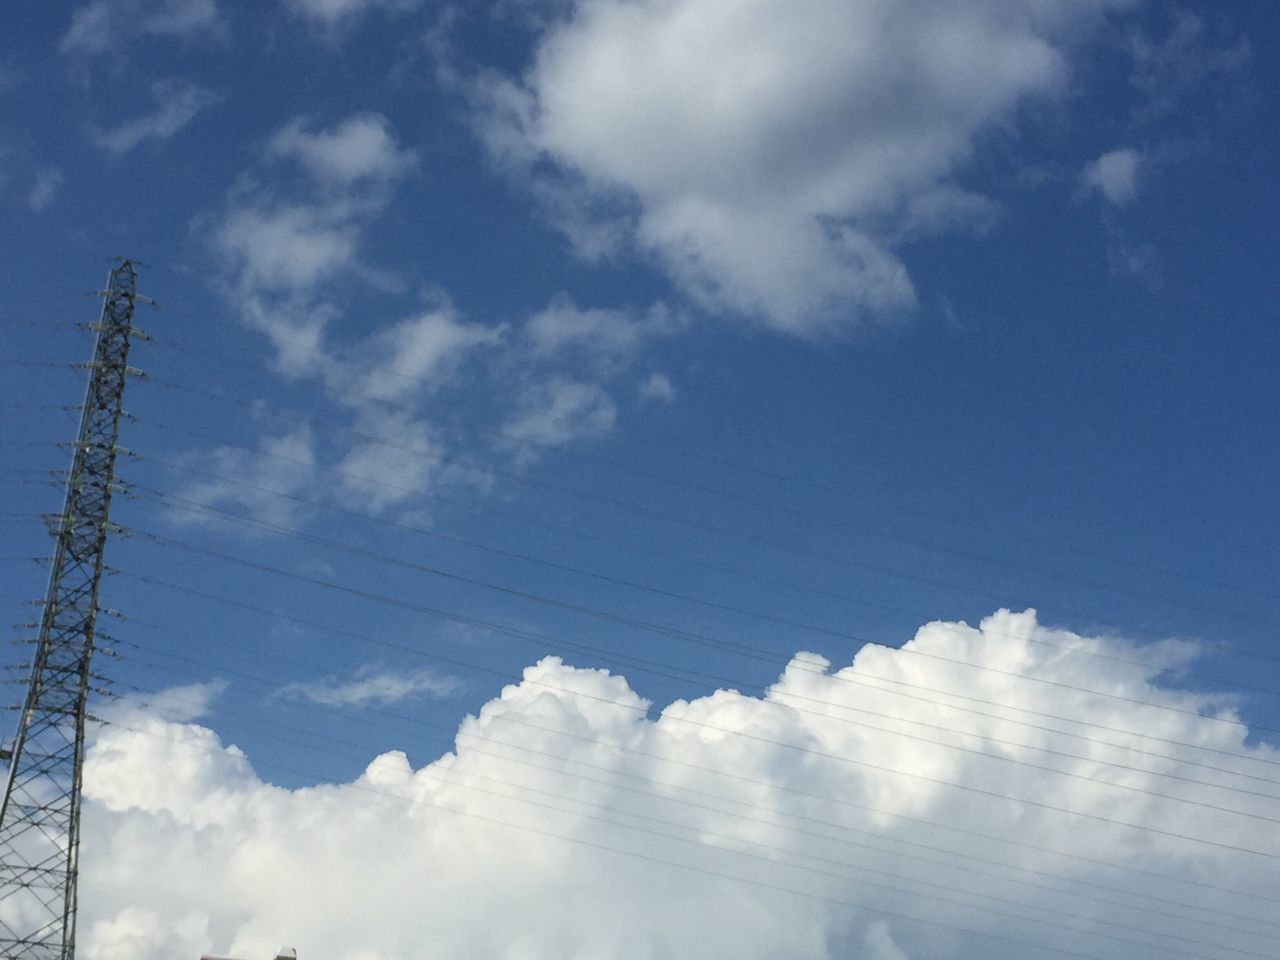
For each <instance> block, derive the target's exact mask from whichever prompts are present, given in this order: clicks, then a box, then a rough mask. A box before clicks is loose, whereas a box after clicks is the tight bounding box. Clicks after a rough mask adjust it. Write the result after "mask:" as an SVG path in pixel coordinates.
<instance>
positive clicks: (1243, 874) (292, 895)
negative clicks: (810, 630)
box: [80, 611, 1280, 960]
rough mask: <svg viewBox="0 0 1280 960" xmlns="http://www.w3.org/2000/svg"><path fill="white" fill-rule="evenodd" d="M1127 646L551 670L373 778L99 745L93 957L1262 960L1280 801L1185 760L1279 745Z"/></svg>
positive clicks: (1257, 754) (1240, 765)
mask: <svg viewBox="0 0 1280 960" xmlns="http://www.w3.org/2000/svg"><path fill="white" fill-rule="evenodd" d="M1046 644H1053V645H1054V646H1048V645H1046ZM1064 645H1067V646H1073V647H1076V648H1078V649H1079V650H1083V651H1086V652H1090V653H1099V654H1103V655H1104V657H1105V656H1109V655H1115V656H1119V657H1121V658H1123V659H1119V660H1117V659H1110V660H1109V659H1104V658H1103V657H1087V656H1080V655H1077V654H1068V653H1065V652H1064V651H1063V650H1062V649H1060V647H1061V646H1064ZM1133 653H1134V648H1133V647H1132V646H1131V645H1129V644H1127V643H1125V642H1123V641H1120V640H1116V639H1108V638H1102V637H1089V636H1082V635H1076V634H1072V633H1068V632H1066V631H1061V630H1053V629H1049V628H1047V627H1045V626H1043V625H1041V624H1039V623H1038V622H1037V620H1036V618H1035V616H1034V614H1032V613H1029V612H1028V613H1009V612H1007V611H1001V612H999V613H997V614H995V615H993V616H992V617H990V618H988V619H987V620H985V621H984V622H983V623H982V624H981V626H980V627H978V628H974V627H970V626H967V625H965V624H962V623H949V622H936V623H931V624H928V625H926V626H925V627H922V628H921V629H920V630H919V631H918V632H917V634H916V636H915V637H914V639H912V640H911V641H910V642H908V643H907V644H906V645H905V646H904V647H903V648H901V649H893V648H888V647H878V646H867V647H864V648H863V649H862V650H861V651H859V653H858V654H857V656H856V657H855V658H854V659H853V662H852V663H851V664H850V665H848V666H845V667H843V668H841V669H838V670H837V669H832V668H831V667H829V666H828V665H827V663H826V662H825V661H824V660H822V659H821V658H819V657H816V656H814V655H809V654H801V655H797V657H796V658H795V659H794V660H793V661H792V663H791V664H790V665H789V666H788V667H787V668H786V670H785V672H784V673H783V674H782V676H781V677H780V678H779V679H778V680H777V682H776V683H774V684H773V685H772V686H771V687H770V688H769V690H768V691H767V692H766V693H765V694H764V695H763V696H761V697H755V696H749V695H746V694H744V693H740V692H737V691H733V690H718V691H715V692H713V693H708V694H707V695H705V696H701V697H698V698H696V699H692V700H687V701H684V700H682V701H676V702H674V703H671V704H669V705H667V706H666V707H665V708H662V709H660V710H654V709H653V708H652V705H651V704H650V703H649V702H648V701H647V700H645V699H644V698H643V697H642V696H640V695H639V694H638V693H637V692H635V690H634V689H633V688H632V686H631V684H630V683H628V681H627V680H626V679H624V678H622V677H619V676H614V675H610V674H609V673H607V672H604V671H601V670H594V669H583V668H574V667H571V666H568V665H566V664H564V663H562V662H561V661H559V660H557V659H556V658H554V657H548V658H546V659H543V660H541V661H540V662H538V663H537V664H536V665H534V666H531V667H529V668H527V669H526V670H525V671H524V675H523V678H522V679H521V680H520V681H519V682H517V683H512V684H510V685H508V686H506V687H505V688H503V689H502V691H501V693H500V695H498V696H496V697H494V698H493V699H492V700H490V701H489V702H488V703H486V704H484V705H483V706H482V707H481V708H480V709H479V710H478V711H477V713H476V714H475V715H474V716H470V717H468V718H466V719H465V720H464V721H463V722H462V723H461V725H460V727H459V728H458V730H457V734H456V744H455V746H454V748H453V750H452V751H451V752H447V753H443V754H439V755H437V754H435V753H433V754H431V755H433V756H436V759H434V760H432V761H431V762H429V763H427V764H425V765H423V766H421V767H417V768H415V767H414V766H412V765H411V764H410V763H409V761H408V759H407V757H406V754H405V753H404V752H402V749H399V748H403V749H407V750H409V751H415V752H416V751H419V750H421V749H422V748H423V745H422V744H421V743H419V742H418V741H417V740H416V739H415V738H414V737H413V736H412V735H411V734H406V735H404V737H403V739H401V740H400V741H399V742H398V743H397V742H388V743H387V747H386V749H385V751H384V752H383V753H382V754H381V755H379V756H377V757H376V758H372V759H370V760H369V762H368V764H367V767H366V769H365V771H364V773H363V774H362V775H361V776H359V777H358V778H356V779H355V780H354V781H352V782H348V783H334V784H318V785H316V786H311V787H302V788H299V789H295V790H290V789H284V788H281V787H277V786H273V785H271V784H270V782H269V781H268V780H267V779H266V778H265V776H264V775H263V774H260V773H258V772H257V771H255V769H254V768H253V766H251V764H250V762H249V760H248V759H247V758H246V757H245V756H244V755H243V753H242V752H241V751H239V750H237V749H235V748H234V747H230V746H226V745H224V744H223V743H222V742H221V741H220V740H219V738H218V737H217V736H216V735H215V734H214V733H213V732H212V731H211V730H209V729H207V728H206V727H204V726H201V725H198V724H193V723H175V722H172V721H168V720H163V719H160V718H150V717H139V718H136V719H134V720H133V721H132V722H130V723H129V724H128V725H127V726H126V725H117V726H113V727H107V728H106V729H105V730H104V731H102V732H101V734H99V736H98V738H97V740H96V742H95V743H93V744H92V745H91V747H90V749H89V753H88V758H87V761H86V765H85V781H84V782H85V787H84V791H85V808H84V824H85V826H84V833H83V847H82V855H81V887H80V892H81V895H80V903H81V925H82V926H81V929H82V931H83V940H82V943H83V949H84V950H85V954H86V957H87V958H88V960H101V958H103V957H108V958H112V957H115V956H120V955H122V951H124V950H126V949H132V950H134V951H136V952H134V953H131V954H129V956H130V957H131V960H160V958H161V957H164V958H168V957H173V956H191V957H195V956H200V955H201V954H204V953H211V954H215V955H220V956H245V957H250V956H271V955H272V953H271V952H270V951H274V950H275V949H276V948H277V947H278V946H279V945H280V943H282V942H288V943H292V944H294V945H296V946H297V948H298V951H299V956H301V957H304V958H305V957H306V956H310V955H319V954H323V955H324V956H325V957H329V958H333V960H366V958H371V957H388V958H389V957H395V958H399V960H428V958H436V957H462V956H474V957H493V958H497V960H550V958H552V957H556V958H559V957H577V958H583V960H586V958H590V960H622V958H627V960H630V958H635V957H644V958H647V960H704V958H705V960H710V958H721V957H725V956H734V957H741V958H743V960H784V958H785V960H831V958H834V957H850V958H855V957H856V958H866V960H903V958H904V957H914V958H924V957H930V958H939V960H979V958H987V957H990V956H993V955H998V956H1020V957H1021V956H1027V957H1031V956H1041V955H1044V956H1052V955H1054V954H1053V953H1052V952H1051V951H1053V950H1062V951H1066V952H1068V953H1070V954H1073V955H1079V956H1091V957H1113V956H1120V955H1121V954H1123V955H1124V956H1126V957H1129V958H1132V960H1157V958H1160V960H1163V958H1166V957H1168V956H1171V955H1185V954H1191V955H1195V956H1214V957H1218V956H1227V955H1228V954H1230V955H1233V956H1239V955H1263V956H1268V955H1274V952H1275V939H1276V931H1275V929H1274V927H1273V926H1269V924H1271V922H1272V920H1273V917H1272V916H1271V911H1270V910H1269V904H1267V903H1264V902H1261V901H1259V900H1257V899H1255V897H1254V895H1255V894H1260V895H1262V896H1266V895H1268V892H1269V891H1271V890H1274V889H1275V883H1276V879H1277V867H1276V862H1275V860H1274V859H1271V858H1270V857H1271V855H1272V854H1275V853H1280V848H1277V846H1276V844H1275V842H1274V836H1273V834H1274V830H1272V829H1271V827H1270V826H1269V825H1268V824H1267V823H1266V822H1265V821H1264V820H1260V819H1258V818H1259V817H1267V816H1270V815H1272V814H1273V813H1274V809H1273V808H1274V800H1271V799H1267V798H1265V797H1258V796H1253V795H1251V794H1248V793H1245V792H1241V790H1240V789H1236V790H1234V791H1233V790H1232V789H1230V788H1245V789H1252V788H1257V787H1259V784H1258V783H1257V782H1256V781H1248V780H1244V779H1242V778H1240V777H1236V776H1232V775H1230V774H1225V773H1223V774H1216V775H1211V774H1208V773H1206V772H1205V770H1204V769H1203V768H1202V767H1199V766H1197V764H1200V763H1204V762H1215V763H1218V764H1220V765H1222V766H1230V767H1231V768H1235V769H1240V770H1241V771H1243V772H1245V773H1250V774H1266V773H1267V772H1268V770H1269V769H1271V768H1270V767H1268V766H1267V765H1268V764H1275V763H1276V762H1278V761H1280V752H1278V751H1277V750H1275V749H1274V748H1273V747H1271V746H1268V745H1265V744H1259V743H1253V742H1252V741H1251V740H1250V738H1249V732H1248V731H1247V729H1246V728H1244V727H1243V726H1242V725H1237V724H1234V723H1231V722H1224V721H1229V720H1231V719H1232V717H1233V714H1232V713H1231V712H1230V710H1229V709H1224V707H1223V706H1222V703H1221V701H1220V700H1218V699H1217V698H1214V697H1211V696H1202V695H1198V694H1192V693H1188V692H1179V691H1172V690H1167V689H1163V688H1161V687H1159V686H1158V685H1157V684H1156V683H1155V682H1154V681H1153V677H1154V676H1156V675H1157V674H1158V672H1159V670H1160V666H1159V662H1158V661H1159V660H1160V659H1161V658H1162V657H1163V656H1164V654H1162V652H1161V651H1160V650H1159V649H1158V648H1157V649H1156V650H1155V651H1150V650H1148V651H1145V652H1144V656H1145V657H1147V658H1148V659H1153V660H1155V661H1157V663H1156V665H1155V666H1154V667H1151V668H1144V667H1139V666H1136V665H1134V664H1132V663H1126V662H1123V660H1124V659H1128V658H1131V657H1132V656H1133ZM943 657H946V658H951V659H953V660H961V661H971V662H975V663H980V664H985V665H989V666H991V667H995V668H998V669H999V670H1002V671H1004V672H1003V673H1000V672H995V671H994V670H989V671H975V670H971V669H965V668H963V667H961V666H958V665H957V664H955V663H952V662H948V661H947V660H944V659H940V658H943ZM1029 677H1037V678H1040V679H1041V681H1045V680H1047V681H1051V682H1050V683H1044V682H1036V681H1032V680H1030V679H1027V678H1029ZM890 681H892V682H890ZM902 684H914V685H915V686H914V687H910V686H908V687H904V686H902ZM921 687H924V688H927V689H933V690H939V691H951V693H937V694H932V695H922V693H921V689H920V688H921ZM1087 689H1096V690H1099V691H1105V692H1106V693H1107V694H1110V695H1109V696H1108V695H1103V694H1100V693H1089V692H1086V690H1087ZM904 693H906V694H910V696H908V695H904ZM961 698H977V699H981V700H986V701H992V702H998V703H1000V704H1001V706H1000V707H998V708H990V709H985V708H984V710H983V711H980V712H974V709H975V707H974V699H961ZM1122 698H1129V700H1125V699H1122ZM1136 701H1145V702H1146V703H1148V704H1153V705H1154V706H1144V705H1141V704H1139V703H1138V702H1136ZM374 710H376V707H373V706H371V707H370V708H369V711H370V712H369V714H362V715H361V716H362V718H363V717H365V716H370V715H371V714H372V712H373V711H374ZM865 711H874V712H881V713H884V714H888V715H892V716H894V717H897V718H898V719H892V720H890V719H875V718H874V717H873V716H868V714H867V713H866V712H865ZM1028 711H1029V712H1028ZM1198 712H1199V713H1203V715H1202V716H1201V715H1197V713H1198ZM1046 713H1048V714H1053V715H1056V716H1061V717H1071V718H1076V719H1075V720H1074V721H1073V722H1071V723H1067V722H1055V723H1052V724H1051V723H1048V722H1047V721H1044V720H1042V719H1037V718H1043V717H1044V715H1045V714H1046ZM361 722H363V720H362V721H361ZM1028 722H1029V723H1031V724H1039V726H1028V725H1027V723H1028ZM1055 726H1056V727H1057V729H1058V730H1061V731H1064V732H1053V728H1054V727H1055ZM877 728H878V729H877ZM903 734H906V735H905V736H904V735H903ZM1071 734H1075V735H1077V736H1076V737H1073V736H1071ZM384 736H388V735H384ZM1079 736H1084V737H1090V738H1092V739H1089V740H1080V739H1078V737H1079ZM1153 738H1161V739H1159V740H1157V739H1153ZM323 743H324V749H325V750H326V751H327V752H330V753H340V752H343V745H341V744H338V743H336V742H329V741H323ZM1015 743H1022V744H1026V746H1013V744H1015ZM1179 743H1181V744H1187V746H1179V745H1178V744H1179ZM1106 744H1109V745H1106ZM1190 744H1195V746H1190ZM961 747H962V748H965V749H957V748H961ZM1043 748H1048V749H1052V750H1058V751H1061V753H1059V754H1056V755H1055V754H1048V753H1045V752H1044V751H1043ZM1129 748H1138V749H1142V750H1146V751H1147V753H1146V754H1135V753H1133V752H1132V750H1130V749H1129ZM1206 749H1212V750H1221V751H1225V752H1227V753H1230V754H1232V755H1234V759H1232V758H1226V757H1222V756H1220V755H1217V754H1208V753H1206V752H1205V750H1206ZM1066 753H1075V754H1076V755H1077V758H1076V759H1072V758H1070V757H1068V756H1066V755H1065V754H1066ZM1153 754H1155V755H1153ZM1114 764H1120V765H1122V766H1115V765H1114ZM265 769H267V768H266V767H264V770H265ZM1055 770H1056V771H1059V772H1054V771H1055ZM1171 776H1184V777H1187V778H1189V779H1201V780H1204V779H1209V780H1212V781H1213V783H1214V784H1216V785H1212V786H1197V785H1195V784H1192V783H1189V782H1186V781H1185V780H1184V781H1178V780H1173V779H1170V777H1171ZM954 785H959V786H954ZM1263 792H1265V791H1263ZM1158 794H1164V795H1165V796H1163V797H1162V796H1158ZM1172 797H1182V798H1184V799H1185V801H1188V802H1183V801H1181V800H1177V799H1170V798H1172ZM1197 804H1199V805H1197ZM1224 807H1232V808H1236V809H1238V810H1239V811H1241V813H1239V814H1236V813H1228V812H1224V810H1223V809H1222V808H1224ZM1215 808H1217V809H1215ZM1065 810H1071V811H1075V813H1066V812H1063V811H1065ZM1121 822H1124V823H1129V824H1133V825H1135V826H1121V825H1119V824H1120V823H1121ZM1179 835H1181V836H1179ZM1183 837H1190V838H1196V837H1199V838H1204V840H1206V841H1207V842H1197V841H1196V840H1194V839H1183ZM1253 851H1257V853H1254V852H1253ZM1259 854H1261V855H1259ZM1232 890H1239V891H1244V892H1245V895H1241V894H1237V893H1233V892H1230V891H1232ZM353 917H358V918H359V919H360V922H359V923H353V922H352V918H353ZM1178 938H1181V939H1178Z"/></svg>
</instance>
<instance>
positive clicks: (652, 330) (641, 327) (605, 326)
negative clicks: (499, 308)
mask: <svg viewBox="0 0 1280 960" xmlns="http://www.w3.org/2000/svg"><path fill="white" fill-rule="evenodd" d="M682 327H683V323H682V322H681V320H680V319H679V318H678V317H676V316H675V315H674V314H673V313H672V312H671V311H670V310H669V309H667V307H666V306H665V305H664V304H660V303H659V304H655V305H654V306H652V307H650V308H649V309H648V310H647V311H646V312H644V313H643V314H640V313H637V312H635V311H631V310H617V309H604V308H599V307H590V308H585V309H584V308H580V307H579V306H578V305H577V304H575V303H574V302H573V300H572V299H571V298H569V297H568V296H567V295H565V294H560V295H558V296H556V297H554V298H553V299H552V301H551V302H550V303H549V304H548V305H547V306H546V308H545V309H543V310H540V311H539V312H538V313H535V314H534V315H533V316H532V317H530V318H529V320H528V321H527V322H526V323H525V326H524V336H525V339H526V341H527V342H528V346H529V350H530V351H531V353H532V354H533V356H534V357H535V358H539V359H545V358H548V357H555V358H562V357H564V356H566V355H577V357H578V358H579V359H582V360H585V361H587V362H588V363H589V364H590V365H591V366H593V367H594V368H596V369H599V370H601V371H603V372H616V371H617V370H618V369H621V368H623V367H625V366H626V365H627V364H629V363H630V362H632V361H633V360H635V358H636V357H637V355H638V354H639V352H640V351H641V349H643V348H644V347H645V346H647V345H648V344H649V343H651V342H652V341H654V340H656V339H659V338H661V337H667V336H671V335H672V334H674V333H676V332H678V331H679V330H680V329H682Z"/></svg>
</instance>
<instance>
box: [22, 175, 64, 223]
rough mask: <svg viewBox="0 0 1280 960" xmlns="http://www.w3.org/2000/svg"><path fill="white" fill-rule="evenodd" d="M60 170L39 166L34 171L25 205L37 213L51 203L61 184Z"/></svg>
mask: <svg viewBox="0 0 1280 960" xmlns="http://www.w3.org/2000/svg"><path fill="white" fill-rule="evenodd" d="M62 180H63V176H62V171H61V170H59V169H58V168H57V167H41V168H40V169H39V170H37V171H36V177H35V182H34V183H33V184H32V185H31V189H30V190H28V191H27V206H28V207H30V208H31V209H32V210H34V211H35V212H36V213H39V212H40V211H41V210H43V209H44V208H45V207H47V206H49V204H51V203H53V201H54V198H55V197H57V195H58V188H59V187H61V186H62Z"/></svg>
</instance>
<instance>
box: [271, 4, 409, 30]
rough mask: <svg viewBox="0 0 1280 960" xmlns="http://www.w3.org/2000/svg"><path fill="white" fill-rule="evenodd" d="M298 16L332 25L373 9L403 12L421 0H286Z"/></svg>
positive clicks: (318, 23)
mask: <svg viewBox="0 0 1280 960" xmlns="http://www.w3.org/2000/svg"><path fill="white" fill-rule="evenodd" d="M286 3H287V4H288V6H289V8H290V9H291V10H292V11H293V12H294V13H295V14H297V15H298V16H300V17H303V18H305V19H307V20H310V21H311V22H312V23H314V24H316V25H318V26H323V27H333V26H336V25H338V24H341V23H348V22H351V21H354V20H356V19H357V18H358V17H360V16H362V15H364V14H367V13H371V12H373V11H375V10H383V11H389V12H393V13H396V12H404V11H406V10H412V9H414V8H416V7H419V6H421V4H422V0H286Z"/></svg>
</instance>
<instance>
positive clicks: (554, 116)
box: [477, 0, 1126, 334]
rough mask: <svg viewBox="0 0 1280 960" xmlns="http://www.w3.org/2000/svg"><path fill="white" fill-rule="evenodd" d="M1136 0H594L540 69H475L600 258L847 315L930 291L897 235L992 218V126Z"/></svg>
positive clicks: (529, 168)
mask: <svg viewBox="0 0 1280 960" xmlns="http://www.w3.org/2000/svg"><path fill="white" fill-rule="evenodd" d="M1124 5H1126V0H1116V2H1111V0H1044V2H1037V3H1029V4H1013V5H1010V4H1005V3H992V2H987V0H967V2H964V3H959V4H934V3H926V2H902V3H879V2H871V3H848V2H845V0H797V2H793V3H788V4H785V5H783V4H776V3H766V2H759V0H752V2H743V3H733V4H724V3H716V2H712V0H672V2H663V3H633V2H624V0H580V2H576V3H571V4H565V5H564V8H565V9H564V15H563V16H561V17H559V18H556V19H554V20H552V21H551V22H550V24H549V25H548V26H547V27H546V28H545V29H544V30H543V32H542V33H541V34H540V36H539V39H538V41H537V45H536V51H535V54H534V57H533V60H532V64H531V66H530V67H529V68H528V69H527V71H526V72H525V74H524V75H523V76H522V77H520V78H518V79H513V78H509V77H495V76H492V75H490V76H488V77H486V78H485V79H483V80H482V81H480V82H479V83H478V85H477V86H478V89H479V91H480V92H479V94H478V98H479V101H480V102H481V103H482V105H483V107H484V111H483V119H482V121H481V122H480V133H481V135H482V136H483V138H484V140H485V142H486V144H487V145H488V148H489V150H490V152H491V154H492V155H493V157H494V158H495V160H496V161H497V162H498V163H499V164H500V165H501V166H502V167H503V168H504V169H506V170H507V171H508V172H510V173H512V175H513V176H516V177H518V178H519V179H520V180H521V181H522V182H524V183H526V184H527V185H528V186H529V187H530V189H531V190H533V191H534V193H535V196H537V197H539V198H540V199H541V200H543V201H545V206H546V207H547V210H548V212H549V213H550V214H551V215H552V216H553V217H554V218H555V219H556V220H557V222H559V223H560V224H561V225H562V226H563V227H564V229H565V230H566V233H567V234H568V235H569V236H570V237H571V238H572V239H573V240H574V241H575V242H576V243H578V244H579V246H580V247H581V248H582V250H583V252H584V253H586V254H588V255H590V256H598V255H600V254H601V253H605V252H609V251H610V250H611V249H613V250H616V249H617V248H618V247H619V246H622V247H624V249H625V248H626V247H627V246H631V247H634V248H637V249H639V250H640V251H643V252H645V253H647V254H648V255H650V256H652V257H655V258H656V259H657V260H658V262H660V263H661V264H662V265H663V266H664V267H665V268H666V270H667V271H668V272H669V274H670V275H671V276H672V277H673V279H674V280H675V281H676V283H677V284H678V285H679V286H680V287H681V288H682V289H683V290H684V291H685V292H686V293H687V294H688V295H690V296H691V297H693V298H694V299H695V300H697V301H698V302H700V303H701V304H703V305H704V306H706V307H707V308H709V309H712V310H717V311H723V312H729V313H734V314H740V315H744V316H748V317H752V318H754V319H756V320H758V321H760V322H763V323H766V324H769V325H771V326H774V327H777V328H781V329H785V330H789V331H793V332H796V333H800V334H814V333H817V332H821V331H829V330H839V329H843V328H847V327H848V326H850V325H852V324H856V323H859V322H862V321H865V320H867V319H873V318H878V317H884V316H887V315H892V314H894V313H895V312H897V311H901V310H903V309H906V308H909V307H911V306H912V304H913V303H914V302H915V290H914V288H913V285H912V282H911V280H910V278H909V276H908V273H907V269H906V266H905V264H904V262H903V260H902V259H901V257H900V254H899V253H898V251H897V249H896V244H897V243H898V242H900V241H901V240H903V239H905V238H908V237H910V236H916V235H920V234H921V233H933V232H937V231H939V230H943V229H951V228H954V227H956V226H965V225H970V224H975V223H977V224H981V223H985V222H989V220H990V216H991V212H992V211H991V205H990V202H989V201H988V200H986V199H985V198H983V197H981V196H979V195H977V194H975V193H973V192H971V191H969V190H967V189H965V188H964V187H963V185H962V184H960V183H958V182H957V181H958V180H959V178H960V177H962V176H963V173H964V170H965V165H966V163H967V162H968V161H969V160H970V159H971V158H972V157H973V154H974V151H975V143H976V140H977V138H978V137H979V136H980V135H981V134H982V133H983V132H984V131H987V130H990V129H992V128H994V127H996V126H1000V125H1003V126H1005V127H1006V128H1007V127H1009V126H1010V125H1011V124H1012V123H1013V122H1014V121H1015V120H1016V117H1017V114H1018V111H1019V109H1020V108H1022V107H1024V106H1025V105H1027V104H1028V103H1032V102H1035V101H1036V100H1038V99H1043V98H1048V97H1053V96H1056V95H1057V94H1059V93H1060V92H1061V91H1062V90H1063V89H1064V86H1065V84H1066V80H1067V77H1068V73H1069V71H1068V66H1067V56H1066V51H1067V48H1068V46H1069V45H1070V44H1071V42H1072V41H1073V40H1074V39H1075V38H1076V37H1077V36H1079V35H1080V34H1081V33H1082V32H1083V31H1085V30H1087V29H1089V28H1090V27H1092V26H1093V25H1094V24H1096V23H1097V22H1099V21H1100V19H1101V15H1102V14H1103V13H1104V12H1106V11H1107V10H1109V9H1111V8H1116V7H1121V6H1124ZM548 171H550V172H548Z"/></svg>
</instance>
